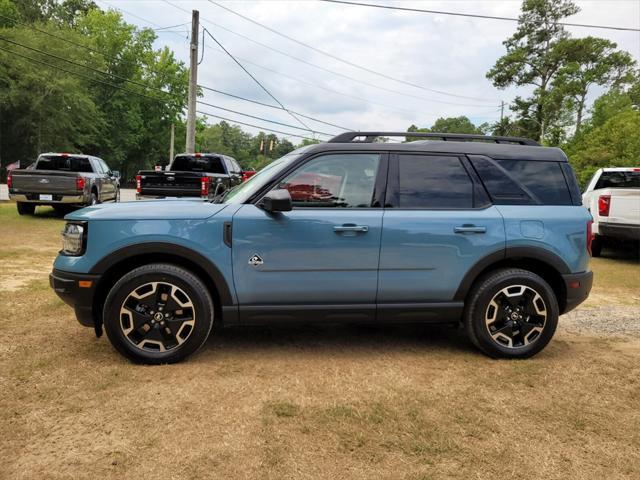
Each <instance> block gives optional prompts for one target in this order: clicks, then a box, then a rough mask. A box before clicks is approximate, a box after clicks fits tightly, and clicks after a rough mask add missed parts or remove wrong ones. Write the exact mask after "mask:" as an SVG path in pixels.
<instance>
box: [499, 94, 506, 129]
mask: <svg viewBox="0 0 640 480" xmlns="http://www.w3.org/2000/svg"><path fill="white" fill-rule="evenodd" d="M503 118H504V100H500V135H505V134H506V133H505V131H504V123H502V120H503Z"/></svg>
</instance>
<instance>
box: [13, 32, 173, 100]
mask: <svg viewBox="0 0 640 480" xmlns="http://www.w3.org/2000/svg"><path fill="white" fill-rule="evenodd" d="M0 40H2V41H3V42H7V43H11V44H13V45H17V46H19V47H22V48H25V49H27V50H31V51H33V52H37V53H40V54H42V55H46V56H48V57H52V58H55V59H57V60H62V61H63V62H67V63H70V64H71V65H75V66H77V67H81V68H86V69H87V70H91V71H94V72H97V73H100V74H102V75H108V76H110V77H113V78H117V79H118V80H122V81H123V82H127V83H131V84H133V85H138V86H140V87H143V88H147V89H149V90H154V91H157V92H160V93H162V94H164V95H169V96H171V97H173V98H177V97H176V96H175V95H173V94H171V93H169V92H165V91H164V90H162V89H161V88H157V87H152V86H149V85H147V84H145V83H142V82H137V81H135V80H131V79H128V78H125V77H121V76H120V75H116V74H115V73H109V72H105V71H104V70H99V69H97V68H93V67H90V66H88V65H85V64H82V63H78V62H74V61H72V60H69V59H67V58H64V57H60V56H58V55H54V54H53V53H49V52H45V51H44V50H40V49H38V48H34V47H30V46H28V45H25V44H23V43H19V42H16V41H13V40H9V39H8V38H6V37H2V36H0Z"/></svg>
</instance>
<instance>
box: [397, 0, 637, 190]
mask: <svg viewBox="0 0 640 480" xmlns="http://www.w3.org/2000/svg"><path fill="white" fill-rule="evenodd" d="M578 11H579V8H578V6H577V5H576V4H575V3H574V2H572V1H570V0H524V1H523V3H522V12H521V14H520V17H519V22H518V27H517V29H516V32H515V33H514V34H513V35H512V36H511V37H509V38H508V39H506V40H505V41H504V42H503V44H504V46H505V48H506V53H505V54H504V55H503V56H502V57H500V58H498V60H496V62H495V65H494V66H493V67H492V68H491V69H490V70H489V71H488V72H487V78H488V79H489V80H491V81H492V83H493V85H494V86H495V87H497V88H500V89H504V88H507V87H509V86H514V85H515V86H518V87H524V88H526V89H527V90H528V91H531V93H530V95H529V96H527V97H524V98H523V97H521V96H517V97H516V98H515V99H514V101H513V102H512V104H511V105H510V106H509V108H510V110H511V112H512V114H511V115H507V116H505V117H503V118H502V119H501V121H499V122H496V123H494V124H488V123H484V124H482V125H478V126H476V125H474V124H473V123H472V122H471V121H470V120H469V119H468V118H467V117H465V116H461V117H456V118H440V119H438V120H437V121H436V122H435V124H434V125H433V126H432V127H430V128H419V127H417V126H415V125H411V126H410V127H409V129H408V131H433V132H456V133H484V134H493V135H512V136H520V137H527V138H533V139H535V140H538V141H540V143H542V144H544V145H549V146H557V147H562V148H563V149H564V151H565V152H566V153H567V155H568V156H569V160H570V161H571V163H572V165H573V167H574V170H575V171H576V174H577V176H578V179H579V180H580V182H581V183H582V184H583V185H584V184H585V183H586V182H587V181H588V179H589V178H590V177H591V176H592V175H593V173H594V171H595V170H597V169H598V168H602V167H613V166H619V167H623V166H640V73H639V71H638V69H637V64H636V61H635V60H634V59H633V57H632V56H631V55H630V54H629V53H628V52H625V51H622V50H619V49H618V48H617V45H616V44H615V43H614V42H612V41H610V40H607V39H604V38H597V37H593V36H587V37H583V38H572V37H571V36H570V35H569V33H568V32H567V31H566V29H565V28H564V26H563V25H561V24H560V22H562V20H563V19H565V18H566V17H568V16H570V15H574V14H576V13H577V12H578ZM594 88H600V89H604V91H605V93H604V94H602V95H601V96H600V97H599V98H597V99H596V100H595V101H594V102H593V105H592V106H591V107H589V105H588V103H587V102H588V99H589V94H590V93H591V92H592V90H593V89H594Z"/></svg>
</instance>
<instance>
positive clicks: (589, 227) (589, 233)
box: [587, 220, 594, 255]
mask: <svg viewBox="0 0 640 480" xmlns="http://www.w3.org/2000/svg"><path fill="white" fill-rule="evenodd" d="M592 227H593V220H589V221H588V222H587V252H589V255H591V243H593V237H594V235H593V230H592Z"/></svg>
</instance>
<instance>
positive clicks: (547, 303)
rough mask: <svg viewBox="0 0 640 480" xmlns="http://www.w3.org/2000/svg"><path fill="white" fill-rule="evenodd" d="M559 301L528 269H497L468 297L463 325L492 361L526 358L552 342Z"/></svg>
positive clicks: (470, 337)
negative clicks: (494, 359) (493, 359)
mask: <svg viewBox="0 0 640 480" xmlns="http://www.w3.org/2000/svg"><path fill="white" fill-rule="evenodd" d="M558 315H559V309H558V301H557V299H556V297H555V294H554V293H553V290H552V289H551V287H550V286H549V284H548V283H547V282H545V281H544V280H543V279H542V278H541V277H540V276H538V275H536V274H535V273H532V272H529V271H527V270H520V269H504V270H496V271H495V272H491V273H489V274H488V275H486V276H484V277H483V278H481V279H480V280H479V281H478V282H477V283H476V285H475V286H474V288H473V290H472V291H471V293H470V295H469V299H468V302H467V305H466V309H465V313H464V323H465V328H466V331H467V335H468V336H469V339H470V340H471V341H472V342H473V344H474V345H475V346H476V347H478V348H479V349H480V350H482V351H483V352H484V353H486V354H487V355H489V356H491V357H495V358H528V357H531V356H533V355H535V354H536V353H538V352H539V351H541V350H542V349H543V348H544V347H545V346H546V345H547V344H548V343H549V341H550V340H551V338H552V337H553V334H554V333H555V331H556V327H557V325H558Z"/></svg>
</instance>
